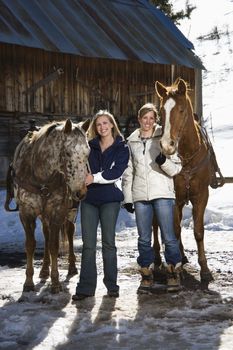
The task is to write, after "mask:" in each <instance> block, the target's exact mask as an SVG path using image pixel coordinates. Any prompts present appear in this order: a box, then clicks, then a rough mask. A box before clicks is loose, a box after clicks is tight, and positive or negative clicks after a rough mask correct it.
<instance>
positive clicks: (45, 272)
mask: <svg viewBox="0 0 233 350" xmlns="http://www.w3.org/2000/svg"><path fill="white" fill-rule="evenodd" d="M42 225H43V234H44V257H43V263H42V267H41V270H40V275H39V277H40V278H41V280H42V281H44V280H46V279H47V278H48V277H49V267H50V254H49V228H48V225H47V224H46V223H45V222H43V223H42Z"/></svg>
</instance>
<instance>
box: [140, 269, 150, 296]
mask: <svg viewBox="0 0 233 350" xmlns="http://www.w3.org/2000/svg"><path fill="white" fill-rule="evenodd" d="M139 272H140V274H141V275H142V279H141V283H140V286H139V287H138V293H147V292H149V291H150V288H151V287H152V285H153V271H152V269H151V268H149V267H141V268H140V270H139Z"/></svg>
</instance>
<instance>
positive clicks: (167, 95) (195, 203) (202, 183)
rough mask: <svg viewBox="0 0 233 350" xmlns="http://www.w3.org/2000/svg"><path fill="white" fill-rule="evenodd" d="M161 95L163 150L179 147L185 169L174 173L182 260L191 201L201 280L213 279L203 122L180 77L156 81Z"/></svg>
mask: <svg viewBox="0 0 233 350" xmlns="http://www.w3.org/2000/svg"><path fill="white" fill-rule="evenodd" d="M155 89H156V93H157V95H158V96H159V98H160V118H161V125H162V129H163V135H162V138H161V141H160V143H161V150H162V152H163V153H164V154H165V155H172V154H174V153H175V152H176V151H178V154H179V156H180V158H181V160H182V164H183V167H182V170H181V172H180V173H179V174H178V175H176V176H175V178H174V184H175V192H176V206H175V231H176V235H177V238H178V239H180V250H181V254H182V259H183V260H182V261H183V263H186V262H187V258H186V257H185V254H184V248H183V245H182V242H181V220H182V210H183V207H184V205H185V204H187V203H188V202H189V201H190V202H191V204H192V207H193V210H192V215H193V224H194V236H195V240H196V244H197V250H198V263H199V265H200V269H201V270H200V275H201V280H202V281H210V280H211V279H212V274H211V272H210V270H209V268H208V265H207V260H206V256H205V249H204V213H205V208H206V205H207V202H208V197H209V189H208V186H209V184H210V181H211V160H210V153H209V149H208V144H207V143H206V139H205V138H204V137H203V135H202V133H201V129H200V125H199V124H198V123H197V122H196V121H195V119H194V115H193V108H192V104H191V101H190V98H189V96H188V89H187V84H186V82H185V81H184V80H182V79H181V78H179V79H177V80H176V82H175V83H174V84H173V85H172V86H169V87H166V86H164V85H163V84H161V83H160V82H158V81H156V83H155ZM155 231H156V230H154V242H155V243H154V247H155V250H156V255H157V256H158V255H159V244H158V238H157V235H156V232H155Z"/></svg>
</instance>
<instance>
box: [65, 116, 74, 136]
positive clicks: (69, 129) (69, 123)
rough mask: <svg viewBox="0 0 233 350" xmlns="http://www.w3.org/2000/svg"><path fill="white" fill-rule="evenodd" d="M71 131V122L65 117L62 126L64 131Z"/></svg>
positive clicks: (67, 132)
mask: <svg viewBox="0 0 233 350" xmlns="http://www.w3.org/2000/svg"><path fill="white" fill-rule="evenodd" d="M71 131H72V122H71V120H70V119H67V120H66V122H65V126H64V133H66V134H69V133H71Z"/></svg>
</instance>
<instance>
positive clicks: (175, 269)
mask: <svg viewBox="0 0 233 350" xmlns="http://www.w3.org/2000/svg"><path fill="white" fill-rule="evenodd" d="M181 271H182V265H181V263H177V264H176V266H174V265H172V264H169V265H167V291H168V292H178V291H179V290H180V289H181V283H180V273H181Z"/></svg>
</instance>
